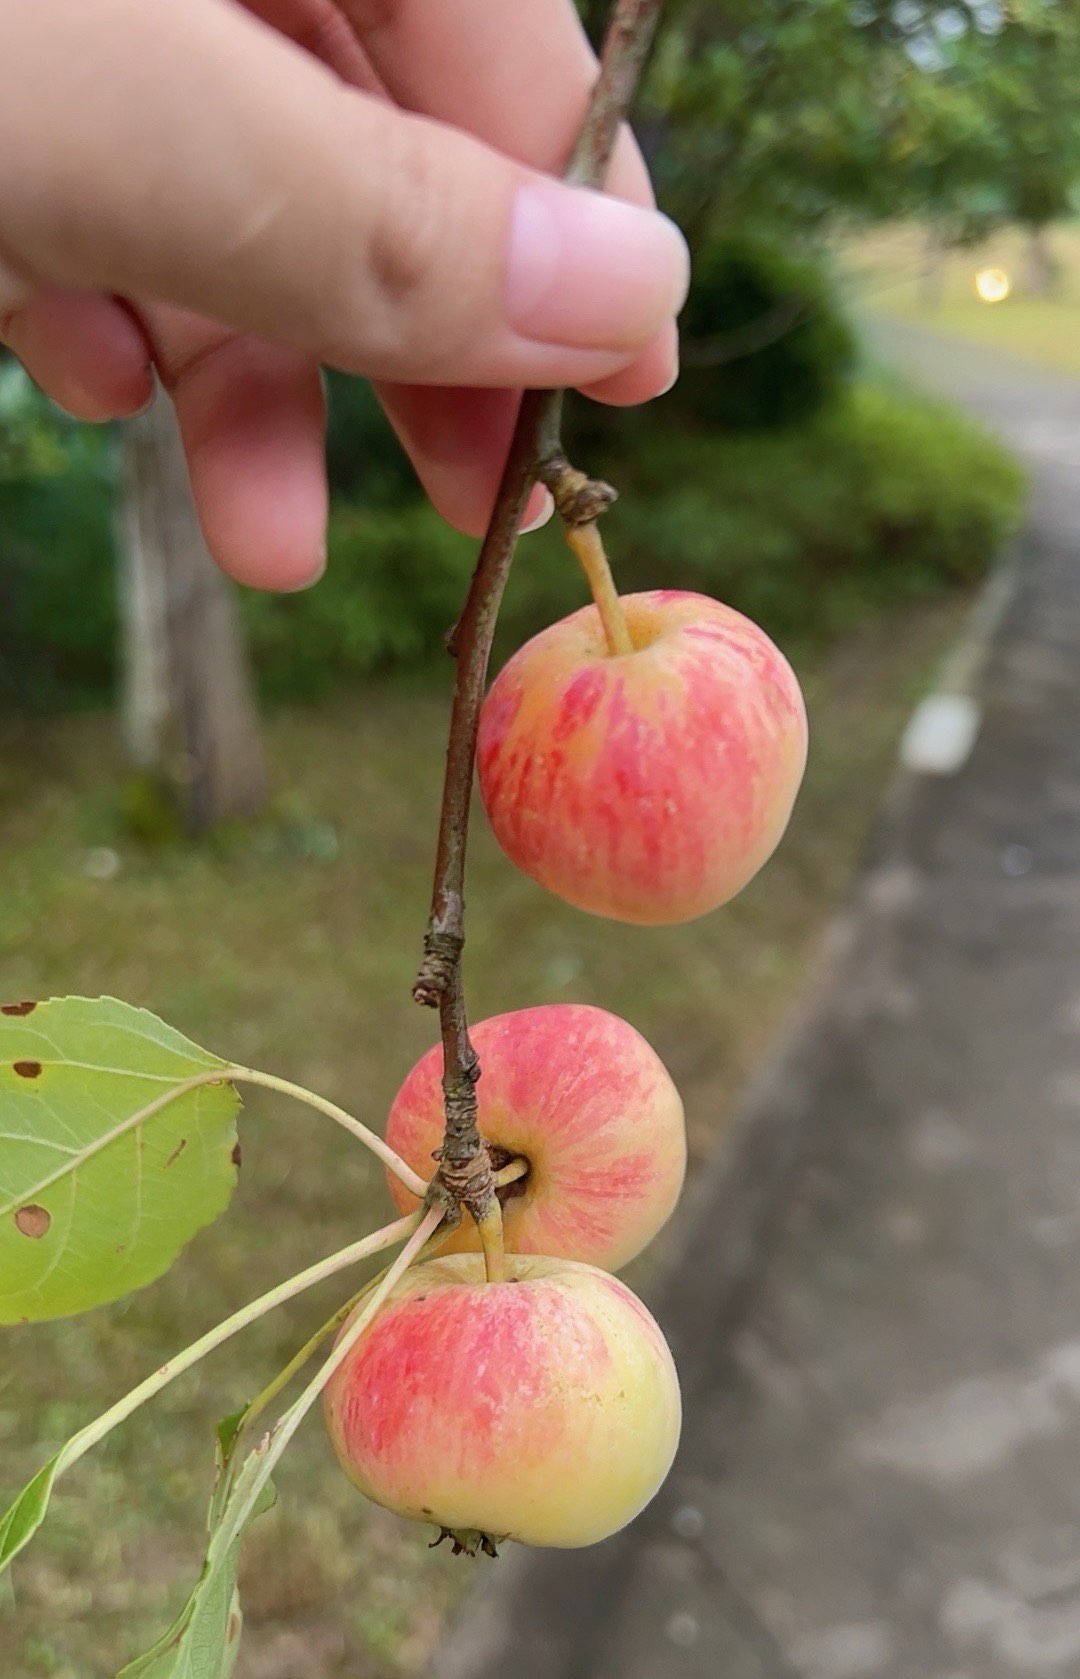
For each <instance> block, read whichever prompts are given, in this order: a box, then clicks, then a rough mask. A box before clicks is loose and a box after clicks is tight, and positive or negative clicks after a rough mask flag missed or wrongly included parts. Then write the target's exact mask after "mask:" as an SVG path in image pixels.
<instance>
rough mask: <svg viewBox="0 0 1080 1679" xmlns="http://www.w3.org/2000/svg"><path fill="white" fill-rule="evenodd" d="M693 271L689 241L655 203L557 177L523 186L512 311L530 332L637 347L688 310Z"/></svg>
mask: <svg viewBox="0 0 1080 1679" xmlns="http://www.w3.org/2000/svg"><path fill="white" fill-rule="evenodd" d="M689 277H690V259H689V253H688V251H687V247H686V241H685V239H684V238H683V236H682V234H681V233H680V232H679V229H678V228H677V227H676V226H675V224H674V222H671V221H669V220H668V218H667V217H666V216H662V215H660V213H659V212H658V211H656V210H642V209H639V208H638V207H637V205H635V204H625V203H623V201H622V200H621V199H618V198H609V197H608V196H607V194H606V193H601V192H589V191H587V190H586V189H585V188H583V187H566V186H562V185H561V184H560V183H559V182H557V181H544V180H539V181H533V180H529V181H526V182H524V183H523V185H522V186H520V187H519V188H518V191H517V195H516V197H515V199H514V204H513V208H512V211H511V216H510V242H509V252H508V258H507V270H506V314H507V319H508V321H509V323H510V325H511V326H512V327H513V328H514V330H515V331H516V332H519V333H521V334H522V336H523V337H526V338H531V339H533V340H536V341H539V342H541V343H547V344H564V345H569V346H572V347H574V348H582V349H601V350H626V349H629V350H633V349H636V348H637V347H638V346H640V345H641V344H643V343H646V342H647V341H648V340H649V339H650V338H651V337H652V336H653V334H654V333H655V332H656V331H657V330H658V329H659V328H660V327H661V326H662V325H663V323H664V321H665V320H667V319H668V318H669V317H670V316H672V315H674V314H677V313H678V311H679V310H680V309H681V308H682V305H683V303H684V302H685V300H686V291H687V286H688V284H689Z"/></svg>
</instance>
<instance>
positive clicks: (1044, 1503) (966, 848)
mask: <svg viewBox="0 0 1080 1679" xmlns="http://www.w3.org/2000/svg"><path fill="white" fill-rule="evenodd" d="M881 341H882V343H883V344H885V346H886V348H887V349H888V350H889V351H890V352H891V353H893V354H894V355H895V356H897V358H898V359H901V360H902V361H903V362H904V363H905V364H906V365H907V366H909V367H915V368H918V369H921V371H922V372H923V373H924V374H925V376H926V377H927V378H930V379H932V380H933V381H934V382H937V383H938V384H940V385H942V386H943V387H945V388H947V389H949V390H950V391H952V392H953V393H954V394H956V395H958V396H960V397H961V398H962V399H964V400H966V401H967V402H968V403H970V404H971V405H972V406H973V407H975V408H977V409H978V410H979V411H980V412H981V413H982V414H983V415H984V416H986V417H987V418H988V419H990V420H991V421H992V422H993V423H994V424H996V425H997V426H999V427H1000V429H1001V430H1002V432H1004V433H1005V434H1006V436H1007V437H1009V438H1010V440H1012V441H1013V442H1014V444H1015V445H1016V446H1017V447H1018V448H1019V449H1020V450H1021V451H1022V452H1023V453H1024V455H1025V456H1026V457H1027V459H1028V461H1029V463H1030V464H1031V467H1032V469H1033V472H1034V474H1035V476H1036V492H1035V500H1034V508H1033V521H1032V527H1031V534H1030V539H1029V540H1028V541H1027V543H1026V545H1025V548H1024V553H1023V556H1022V572H1021V577H1020V583H1019V589H1018V592H1017V594H1016V596H1015V598H1014V600H1013V603H1012V606H1011V608H1010V610H1009V612H1008V615H1007V618H1006V621H1005V624H1004V626H1003V629H1002V631H1001V633H1000V636H999V638H998V642H997V645H996V648H995V650H994V652H993V654H992V656H991V659H990V664H989V669H988V671H987V674H986V677H985V679H984V683H983V693H982V698H983V700H984V702H985V713H984V721H983V727H982V731H981V733H980V736H979V739H978V741H977V744H976V746H975V750H974V752H973V754H972V756H971V758H970V759H969V761H968V763H967V764H966V766H965V767H964V768H963V770H962V771H961V772H960V773H959V775H957V776H955V777H953V778H949V779H937V780H931V779H927V780H923V781H919V780H916V779H909V780H908V781H907V782H906V783H903V784H902V785H901V786H900V787H899V789H898V791H897V796H896V798H895V800H894V803H893V807H892V809H891V811H889V812H887V813H886V816H885V819H884V821H883V823H882V829H881V834H880V837H879V841H878V845H877V849H876V853H875V856H874V858H873V859H872V862H871V865H870V867H869V869H868V871H867V873H866V875H865V877H864V879H863V881H862V883H861V887H860V890H859V893H858V896H857V901H856V902H855V904H854V906H853V909H852V912H851V915H850V917H849V919H848V921H847V923H846V924H845V925H844V926H843V927H841V928H840V929H839V930H838V932H837V936H836V938H835V940H834V948H833V952H832V955H831V958H830V962H829V964H828V971H827V973H826V975H825V977H824V978H823V979H822V981H821V983H820V985H819V987H818V989H817V991H816V993H815V994H814V995H813V996H812V997H811V998H810V999H809V1001H808V1005H807V1012H806V1017H805V1019H804V1021H803V1023H802V1025H801V1027H800V1029H799V1030H798V1031H797V1032H796V1033H795V1035H794V1037H793V1039H792V1041H791V1042H790V1043H789V1045H788V1046H787V1048H786V1050H785V1052H784V1054H783V1055H782V1057H781V1059H780V1061H779V1063H778V1064H777V1065H775V1066H773V1067H772V1068H770V1069H768V1070H767V1071H766V1073H765V1075H764V1076H763V1079H762V1080H761V1081H760V1082H759V1086H758V1089H757V1090H756V1092H754V1093H752V1094H751V1097H750V1101H749V1104H748V1108H747V1129H746V1132H745V1137H744V1144H743V1147H742V1148H741V1150H740V1151H739V1157H738V1160H737V1163H736V1173H735V1179H734V1181H732V1180H731V1179H730V1178H728V1179H725V1180H724V1181H723V1182H719V1181H718V1182H717V1184H716V1185H715V1186H713V1187H712V1188H711V1189H709V1190H707V1191H705V1192H704V1193H703V1195H702V1198H701V1199H702V1204H701V1205H700V1207H699V1212H698V1224H697V1227H696V1230H695V1233H694V1237H693V1242H694V1251H695V1252H696V1254H697V1255H699V1258H698V1261H697V1262H696V1263H695V1264H693V1265H691V1266H689V1268H687V1269H684V1271H683V1272H682V1273H681V1274H680V1276H679V1277H677V1278H673V1279H672V1280H671V1282H670V1283H669V1285H668V1286H667V1288H666V1290H665V1291H664V1293H663V1295H662V1297H661V1299H660V1300H659V1303H658V1306H659V1311H660V1314H661V1316H662V1318H663V1320H664V1322H665V1324H666V1326H667V1327H669V1329H670V1330H671V1331H672V1339H673V1343H674V1345H675V1349H676V1355H677V1357H678V1360H679V1363H680V1367H681V1370H682V1374H683V1378H684V1384H685V1390H686V1397H687V1428H686V1434H685V1439H684V1444H683V1447H682V1449H681V1452H680V1456H679V1460H678V1463H677V1466H676V1469H675V1471H674V1472H673V1475H672V1477H671V1480H670V1482H669V1484H668V1486H667V1488H666V1489H665V1491H664V1492H663V1493H662V1495H661V1496H660V1498H659V1499H658V1500H657V1501H656V1503H655V1504H654V1505H653V1506H652V1508H651V1509H650V1511H649V1512H647V1513H646V1515H645V1516H644V1517H643V1518H642V1519H641V1520H640V1521H639V1522H638V1523H636V1524H635V1525H634V1526H633V1527H632V1528H631V1529H630V1530H629V1531H628V1533H627V1534H626V1535H623V1536H620V1537H619V1538H618V1539H616V1540H614V1541H611V1542H609V1544H607V1545H605V1546H600V1547H597V1548H596V1549H595V1550H593V1551H590V1552H585V1553H581V1554H578V1555H571V1556H561V1557H560V1556H555V1555H548V1556H544V1557H541V1558H540V1559H532V1560H529V1559H527V1558H526V1557H525V1556H524V1555H523V1554H519V1556H518V1557H516V1558H515V1559H514V1560H513V1561H512V1562H510V1563H509V1570H510V1572H509V1575H508V1576H506V1577H504V1578H503V1580H502V1581H501V1583H500V1584H499V1586H498V1588H497V1591H496V1593H495V1594H494V1595H491V1596H488V1597H486V1598H481V1599H479V1600H478V1601H477V1602H476V1603H475V1604H474V1606H473V1608H472V1610H471V1611H470V1612H469V1613H467V1614H466V1616H465V1618H464V1619H463V1621H462V1623H461V1626H460V1629H459V1631H458V1634H457V1636H456V1638H455V1639H454V1640H452V1641H451V1644H450V1646H449V1648H448V1649H447V1651H446V1652H445V1656H444V1659H443V1661H442V1665H441V1667H440V1670H439V1671H440V1674H441V1675H442V1679H459V1676H462V1679H463V1676H464V1675H466V1674H468V1675H469V1679H657V1676H659V1675H672V1676H673V1679H864V1676H866V1679H1006V1676H1008V1679H1023V1676H1025V1675H1035V1676H1042V1675H1045V1676H1050V1679H1054V1676H1059V1675H1062V1676H1063V1675H1077V1674H1080V385H1069V384H1064V383H1057V382H1055V381H1053V380H1051V379H1049V378H1043V377H1040V376H1038V375H1035V374H1032V373H1031V372H1030V371H1028V370H1026V369H1024V368H1022V367H1021V366H1020V364H1013V365H1012V366H1011V367H1009V366H1007V365H1005V364H1003V363H995V362H993V361H992V360H991V358H990V357H989V356H988V355H986V354H985V353H984V352H982V351H979V350H974V349H965V348H963V347H961V346H956V347H955V348H954V347H953V346H952V345H951V344H950V345H948V346H944V347H943V345H942V344H941V343H940V342H934V341H928V340H926V339H924V338H922V337H921V336H920V335H919V334H917V333H914V332H912V331H901V330H900V329H897V328H890V329H889V331H888V332H887V333H885V332H884V331H882V334H881ZM770 1221H771V1223H772V1225H773V1226H774V1228H773V1230H772V1232H771V1235H770V1236H769V1239H768V1240H767V1241H763V1232H764V1228H765V1225H766V1223H767V1222H770ZM759 1251H760V1252H763V1254H764V1257H765V1269H764V1271H763V1273H762V1274H760V1275H757V1274H755V1267H754V1263H753V1255H754V1254H755V1253H756V1252H759ZM502 1566H504V1565H503V1564H500V1567H502Z"/></svg>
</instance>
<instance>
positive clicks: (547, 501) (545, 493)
mask: <svg viewBox="0 0 1080 1679" xmlns="http://www.w3.org/2000/svg"><path fill="white" fill-rule="evenodd" d="M530 508H535V509H537V511H535V512H534V513H533V514H532V517H531V518H530V516H529V510H530ZM554 511H555V501H554V498H553V496H552V494H551V491H550V490H546V489H545V488H544V486H543V484H537V485H536V486H535V487H534V489H533V492H532V494H531V495H530V497H529V505H528V507H526V509H525V520H526V522H525V523H524V524H523V525H522V527H521V533H520V534H521V535H522V536H528V534H529V532H530V531H538V530H539V529H540V527H541V525H546V524H547V522H548V520H549V519H550V518H551V515H552V514H553V513H554Z"/></svg>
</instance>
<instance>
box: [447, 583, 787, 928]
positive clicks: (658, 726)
mask: <svg viewBox="0 0 1080 1679" xmlns="http://www.w3.org/2000/svg"><path fill="white" fill-rule="evenodd" d="M622 607H623V611H624V613H625V616H626V621H627V626H628V628H629V631H630V638H631V640H632V642H633V644H634V651H633V652H632V653H626V654H616V655H612V654H610V653H609V652H608V650H607V645H606V642H605V640H604V635H603V631H602V629H601V624H600V618H599V615H598V613H597V611H596V608H595V607H594V606H587V607H584V608H582V610H581V611H580V612H575V613H573V614H572V616H571V617H569V618H564V619H562V620H561V621H560V622H559V623H557V624H553V625H552V626H551V627H550V628H549V629H546V630H543V631H542V632H541V633H540V634H539V635H538V636H535V637H534V638H533V640H532V641H530V642H527V643H526V645H525V646H524V647H522V648H521V649H520V650H519V651H518V652H517V653H516V654H515V655H514V657H513V658H512V659H511V660H510V662H509V663H508V664H507V665H506V666H505V668H504V669H503V670H502V671H501V672H500V674H499V676H498V677H497V678H496V680H495V682H494V683H493V685H492V687H491V691H490V693H489V694H488V696H487V698H486V700H485V701H484V707H483V711H482V713H481V718H480V736H479V745H478V756H477V764H478V769H479V776H480V791H481V794H482V796H483V800H484V805H485V808H486V810H487V813H488V817H489V820H490V822H491V826H492V828H493V830H494V832H495V837H496V838H497V840H498V841H499V844H500V845H501V846H502V848H503V850H504V851H505V852H506V854H507V856H508V857H510V859H511V860H512V861H513V862H514V863H516V864H517V865H518V867H519V868H520V869H522V870H523V871H524V872H525V874H527V875H529V876H530V877H531V878H532V879H533V880H536V881H538V882H539V883H540V885H542V886H546V887H547V888H548V890H549V891H551V892H554V893H556V894H557V895H558V896H559V897H560V898H565V899H566V901H567V902H568V903H571V904H575V905H576V906H577V907H578V908H579V909H584V910H589V911H590V912H591V913H592V914H594V915H605V916H609V917H611V918H612V919H613V920H616V921H633V922H639V923H643V924H652V925H662V924H669V923H673V922H679V921H690V920H692V919H693V918H694V917H696V916H699V915H704V914H705V913H706V912H707V911H709V910H712V909H715V908H717V906H718V905H720V904H723V903H726V902H727V900H728V899H729V898H732V897H734V895H735V893H736V892H738V891H740V889H741V888H742V887H743V886H745V885H746V883H747V881H748V880H750V879H751V878H752V876H753V875H755V874H756V873H757V871H758V869H760V868H761V866H762V864H763V863H764V862H765V861H766V859H767V858H768V857H769V856H770V855H771V853H772V851H773V850H774V849H775V847H776V845H777V843H778V841H779V839H780V836H781V835H782V834H783V832H784V829H785V828H786V826H787V822H788V817H789V816H790V814H791V807H792V805H793V803H794V801H795V795H796V793H797V791H798V788H799V783H800V781H801V779H802V773H803V768H804V766H805V763H806V711H805V708H804V706H803V701H802V695H801V693H800V691H799V684H798V682H797V680H796V678H795V674H794V672H793V671H792V669H791V666H790V665H789V664H788V662H787V660H786V659H785V658H784V656H783V654H782V653H781V652H780V651H779V650H778V648H776V647H775V646H774V645H773V643H772V642H771V641H770V640H769V638H768V636H767V635H765V633H764V632H763V631H762V630H759V629H758V627H757V625H756V624H752V623H751V622H750V620H749V619H748V618H744V617H743V616H742V615H741V614H740V613H738V612H734V611H732V609H731V608H730V607H728V606H722V605H721V604H720V603H719V602H718V601H714V600H709V599H708V598H707V597H706V596H704V595H697V594H688V593H685V592H682V591H679V590H671V589H663V590H654V591H652V592H651V593H648V594H639V595H626V596H623V598H622Z"/></svg>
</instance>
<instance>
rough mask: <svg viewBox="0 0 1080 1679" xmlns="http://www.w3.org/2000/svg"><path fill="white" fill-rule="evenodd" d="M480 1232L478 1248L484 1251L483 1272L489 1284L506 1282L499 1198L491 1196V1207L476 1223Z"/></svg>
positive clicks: (504, 1249)
mask: <svg viewBox="0 0 1080 1679" xmlns="http://www.w3.org/2000/svg"><path fill="white" fill-rule="evenodd" d="M476 1228H477V1230H479V1232H480V1246H481V1247H482V1248H483V1250H484V1271H485V1273H486V1275H487V1280H488V1282H489V1283H504V1282H505V1281H506V1248H505V1247H504V1245H503V1216H502V1208H501V1207H500V1205H499V1198H498V1196H497V1195H493V1196H492V1198H491V1205H490V1207H489V1208H488V1209H487V1211H486V1212H485V1213H484V1215H483V1217H482V1218H478V1219H477V1221H476Z"/></svg>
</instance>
